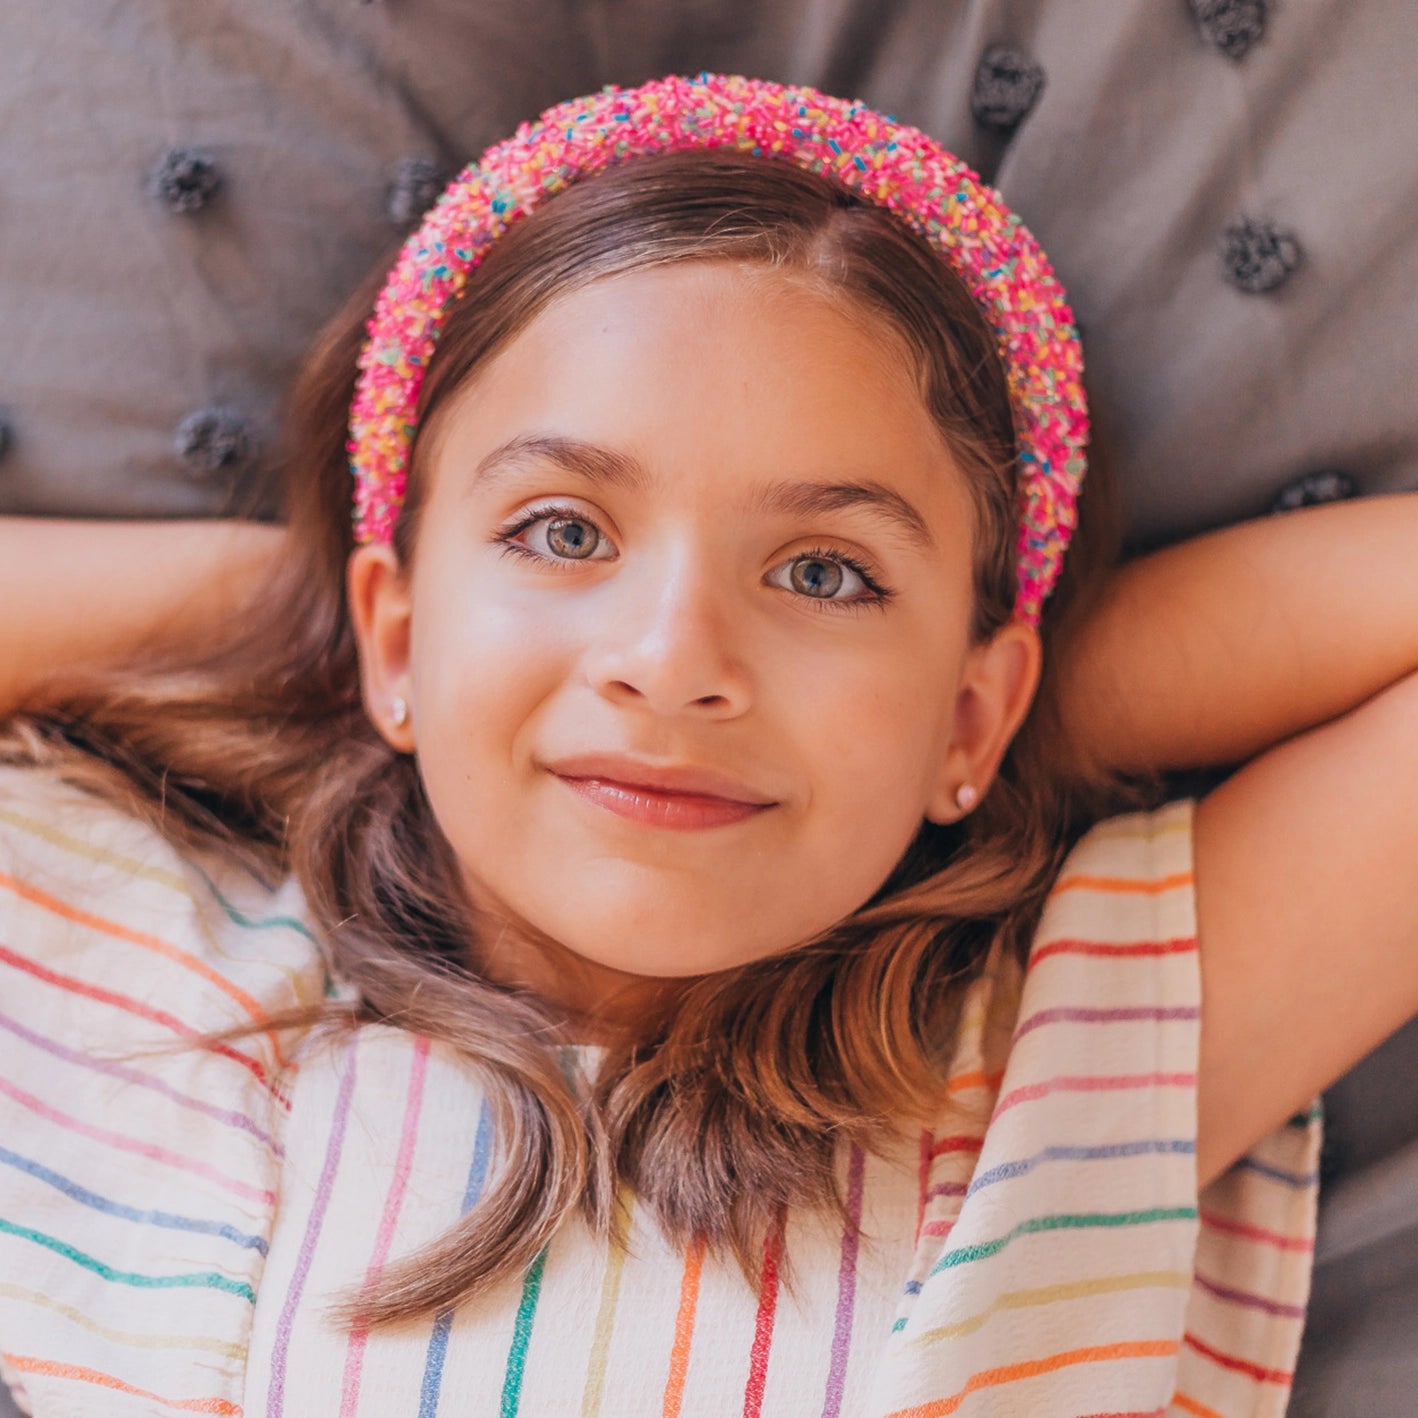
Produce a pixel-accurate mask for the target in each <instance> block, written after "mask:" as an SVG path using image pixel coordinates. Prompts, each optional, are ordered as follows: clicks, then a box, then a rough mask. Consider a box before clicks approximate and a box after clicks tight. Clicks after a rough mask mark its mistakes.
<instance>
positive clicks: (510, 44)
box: [0, 0, 1418, 545]
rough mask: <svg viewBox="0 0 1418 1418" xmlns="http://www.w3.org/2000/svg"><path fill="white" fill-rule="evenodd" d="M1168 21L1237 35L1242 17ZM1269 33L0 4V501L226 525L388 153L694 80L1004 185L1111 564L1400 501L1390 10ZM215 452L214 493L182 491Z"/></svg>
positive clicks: (1357, 4)
mask: <svg viewBox="0 0 1418 1418" xmlns="http://www.w3.org/2000/svg"><path fill="white" fill-rule="evenodd" d="M1192 3H1193V4H1195V5H1196V6H1197V7H1198V8H1200V9H1202V10H1203V11H1211V12H1215V11H1220V12H1221V19H1222V21H1224V20H1226V19H1227V17H1229V18H1230V19H1231V21H1232V34H1233V37H1234V33H1235V29H1236V27H1235V23H1234V21H1235V20H1236V19H1237V17H1239V18H1240V19H1242V20H1244V19H1245V18H1246V16H1247V14H1253V15H1260V14H1263V13H1264V12H1265V11H1266V9H1267V7H1266V6H1265V5H1264V4H1263V3H1261V0H1246V2H1245V3H1243V0H1225V3H1221V0H1192ZM1269 8H1270V11H1271V13H1270V14H1269V15H1268V18H1267V19H1266V22H1265V24H1264V26H1263V33H1262V34H1261V35H1260V37H1259V39H1258V40H1257V41H1256V42H1254V43H1253V45H1252V46H1251V48H1250V49H1249V51H1248V52H1246V53H1245V54H1244V56H1243V57H1241V58H1239V59H1238V58H1232V57H1228V56H1227V54H1226V53H1225V52H1224V51H1223V50H1222V49H1220V48H1218V47H1217V45H1216V44H1215V43H1214V42H1211V41H1210V40H1209V39H1208V38H1207V35H1206V33H1205V32H1204V31H1203V29H1202V27H1201V26H1200V25H1199V24H1198V22H1197V20H1196V18H1195V15H1194V13H1193V10H1192V9H1191V8H1190V7H1189V5H1188V4H1187V3H1185V0H1066V3H1064V2H1063V0H1053V3H1050V2H1049V0H1035V3H1032V4H1026V5H1019V4H1006V3H1004V0H978V3H962V0H954V3H944V0H894V3H882V0H853V2H852V3H843V0H816V2H815V3H804V4H798V5H792V4H785V3H778V4H774V5H765V4H763V3H761V0H713V3H709V0H693V3H679V4H677V5H674V6H667V5H664V4H662V3H658V0H621V2H620V3H617V4H614V5H612V4H607V3H584V4H583V3H578V4H571V3H569V0H557V3H552V0H482V3H479V4H470V3H467V0H429V3H423V4H419V5H409V4H405V3H401V0H374V3H370V4H360V3H357V0H305V3H301V4H298V5H293V4H291V3H290V2H289V0H241V3H239V4H238V3H236V0H206V3H203V4H201V5H178V6H173V5H170V4H168V3H166V2H165V0H127V3H126V4H124V5H122V6H113V5H108V4H100V3H98V0H71V3H70V4H67V5H63V6H55V5H51V4H45V3H42V2H41V0H7V3H6V5H5V6H4V7H3V8H0V131H3V132H5V133H6V134H9V135H23V140H22V141H14V140H13V139H12V140H11V141H7V142H6V143H5V144H3V145H0V253H3V264H0V271H3V278H2V279H0V329H3V330H4V331H5V332H6V340H5V356H4V359H3V362H0V408H5V409H7V410H8V416H9V421H10V425H11V439H10V442H11V447H10V452H9V455H8V457H6V458H4V459H3V461H0V510H4V511H11V512H19V511H32V512H44V511H47V512H79V513H88V512H93V513H99V512H108V513H126V514H162V513H179V512H181V513H192V512H202V511H216V510H218V509H220V508H222V507H224V506H228V505H230V498H231V496H232V494H233V491H234V490H235V491H237V492H239V491H241V490H242V489H243V488H249V487H250V486H251V482H252V468H253V466H254V464H255V463H256V462H258V461H259V458H257V457H255V456H254V454H255V453H256V450H258V449H259V447H260V446H262V445H265V446H269V437H270V427H271V422H272V418H273V413H274V407H275V400H276V395H277V391H278V390H279V389H280V387H281V385H282V382H283V380H284V379H285V377H286V376H287V375H288V373H289V371H290V369H291V367H292V364H293V362H294V361H295V359H296V358H297V355H298V353H299V351H300V350H301V348H302V347H303V345H304V344H305V342H306V341H307V339H308V338H309V336H310V335H311V333H312V331H313V330H314V329H315V328H316V327H317V326H318V325H319V324H320V322H321V321H322V320H323V319H324V318H325V317H326V316H327V315H329V314H330V313H331V312H332V311H333V310H334V309H335V307H336V305H337V304H338V302H339V299H340V297H341V295H342V293H343V292H345V291H346V290H347V289H348V288H349V287H350V286H351V285H352V283H353V282H354V281H355V280H356V279H357V277H358V276H359V275H360V274H361V273H362V272H363V271H364V270H365V268H366V267H367V266H368V265H369V264H370V263H371V262H372V261H373V260H374V259H375V258H376V257H378V256H379V255H380V253H381V252H382V251H384V250H385V249H387V248H388V246H389V245H390V243H391V242H392V241H393V240H394V239H395V238H396V237H397V236H398V234H399V229H398V228H397V227H396V226H395V225H394V224H392V223H391V222H390V220H389V219H388V216H387V215H386V204H387V199H388V195H389V187H390V184H391V182H392V180H393V178H394V176H395V174H396V172H397V170H398V167H399V164H400V162H401V160H402V159H406V158H410V157H422V158H426V159H428V160H430V161H431V162H433V163H435V164H439V165H442V166H443V167H450V168H451V167H453V166H455V165H457V164H459V163H461V162H463V161H465V160H467V159H468V158H470V157H471V156H473V155H475V154H476V153H477V152H478V151H479V150H480V149H481V148H482V147H483V146H484V145H485V144H486V143H488V142H489V141H491V140H493V139H495V138H497V137H500V136H502V135H503V134H504V133H505V132H507V131H509V130H510V129H511V127H512V126H513V125H514V124H515V122H516V121H517V120H518V119H520V118H522V117H524V116H527V115H530V114H531V113H533V112H535V111H536V110H538V109H539V108H540V107H542V106H544V105H546V104H549V103H551V102H554V101H556V100H557V99H560V98H563V97H567V96H569V95H571V94H572V93H576V92H581V91H585V90H587V89H590V88H594V87H595V86H596V85H598V84H599V83H602V82H604V81H607V80H614V81H617V82H624V83H633V82H637V81H639V80H642V79H644V78H647V77H649V76H652V75H656V74H659V73H662V72H666V71H669V70H675V69H678V70H693V69H697V68H722V69H732V70H741V71H749V72H755V73H760V74H766V75H770V76H773V77H779V78H784V79H791V80H799V81H806V82H809V83H815V84H819V85H821V86H823V87H825V88H827V89H829V90H832V91H835V92H844V93H852V94H857V95H860V96H861V97H863V98H865V99H867V100H868V101H870V102H873V103H875V104H877V105H878V106H880V107H884V108H886V109H888V110H891V111H893V112H895V113H897V114H898V115H899V116H900V117H902V118H904V119H907V120H909V121H911V122H914V123H917V124H919V125H921V126H922V127H925V128H927V129H928V130H930V131H931V132H933V133H935V134H936V135H938V136H939V137H941V138H942V139H943V140H944V141H946V142H947V143H948V144H950V145H951V146H952V147H954V148H955V149H956V150H957V151H958V152H960V153H961V155H962V156H964V157H965V158H967V159H968V160H969V161H971V162H973V163H974V164H976V165H977V166H978V167H980V168H981V169H982V170H983V171H984V172H985V174H986V175H987V176H992V177H995V178H996V179H997V180H998V182H999V184H1000V186H1001V188H1002V189H1003V191H1004V193H1005V195H1006V197H1007V198H1008V199H1009V200H1010V202H1011V203H1012V204H1013V205H1014V206H1015V207H1016V208H1017V210H1019V211H1020V212H1021V213H1022V214H1023V216H1024V217H1025V219H1026V221H1028V222H1029V223H1030V224H1031V225H1032V226H1033V227H1034V229H1035V230H1036V232H1037V234H1038V235H1039V237H1040V238H1041V240H1042V241H1043V243H1044V246H1045V248H1046V250H1048V251H1049V252H1050V254H1051V256H1052V257H1053V259H1054V262H1055V264H1056V265H1057V267H1058V268H1059V270H1060V272H1061V274H1062V276H1063V278H1064V280H1065V282H1066V284H1067V286H1068V288H1069V290H1070V292H1071V294H1072V297H1073V300H1074V303H1075V307H1076V311H1077V314H1078V317H1079V320H1080V322H1081V324H1082V326H1083V327H1084V331H1085V336H1086V345H1087V351H1088V358H1089V363H1090V369H1091V371H1092V376H1093V383H1094V385H1095V387H1096V389H1097V398H1096V403H1097V406H1098V407H1097V415H1098V422H1099V425H1100V427H1101V429H1102V431H1103V432H1104V433H1106V434H1109V435H1111V436H1112V441H1113V442H1114V443H1115V444H1116V446H1117V449H1118V452H1119V454H1120V457H1121V460H1122V464H1123V467H1124V470H1125V495H1126V501H1127V507H1128V525H1129V529H1130V532H1131V537H1132V540H1133V542H1134V544H1136V545H1141V544H1147V543H1152V542H1156V541H1159V540H1163V539H1167V538H1171V537H1176V536H1179V535H1182V534H1184V533H1187V532H1192V531H1196V530H1198V529H1200V528H1202V527H1206V526H1210V525H1214V524H1217V523H1220V522H1224V521H1227V520H1232V519H1236V518H1239V517H1243V516H1247V515H1251V514H1253V513H1256V512H1259V511H1263V510H1264V509H1266V508H1267V507H1268V506H1269V505H1270V504H1271V502H1272V500H1273V499H1274V498H1275V497H1276V496H1277V494H1278V493H1279V492H1280V491H1281V490H1282V489H1283V488H1284V487H1285V486H1286V485H1287V484H1289V483H1291V482H1292V481H1293V480H1294V479H1296V478H1298V477H1301V476H1303V475H1305V474H1309V473H1314V472H1317V471H1321V470H1324V469H1328V468H1337V469H1340V470H1343V471H1346V472H1347V473H1349V474H1350V475H1351V476H1352V477H1353V478H1354V479H1355V480H1356V481H1357V485H1358V486H1359V488H1360V489H1361V490H1363V491H1378V490H1385V489H1395V488H1400V487H1407V486H1412V485H1414V483H1415V481H1418V401H1415V400H1414V399H1413V398H1412V397H1411V392H1410V391H1411V375H1412V359H1411V356H1410V355H1409V350H1410V349H1411V345H1412V342H1411V338H1410V324H1411V318H1412V311H1413V309H1414V305H1415V297H1418V224H1415V223H1414V222H1413V220H1412V217H1411V213H1412V212H1413V211H1414V210H1415V209H1418V204H1415V198H1418V169H1416V168H1415V165H1414V164H1413V163H1412V162H1411V161H1410V160H1409V159H1408V157H1407V155H1408V154H1411V153H1412V152H1413V151H1414V149H1415V146H1418V105H1414V104H1413V103H1412V102H1411V101H1410V99H1411V95H1412V93H1413V92H1415V91H1418V45H1415V44H1414V43H1412V42H1411V39H1409V40H1408V41H1407V42H1403V41H1404V37H1405V36H1409V35H1410V34H1411V15H1410V14H1409V13H1408V3H1407V0H1353V2H1352V3H1350V4H1348V5H1345V6H1343V7H1337V6H1334V5H1332V4H1327V3H1320V0H1289V3H1288V4H1286V5H1284V6H1271V7H1269ZM1217 24H1218V22H1217V21H1215V20H1213V24H1212V28H1213V31H1216V30H1217ZM996 45H1005V46H1009V47H1011V48H1013V49H1015V50H1017V51H1019V52H1020V54H1021V55H1022V56H1024V57H1025V58H1027V59H1029V60H1032V61H1033V62H1035V63H1037V64H1038V65H1039V66H1040V67H1041V68H1042V71H1043V84H1042V89H1041V90H1040V91H1039V92H1038V95H1037V101H1036V102H1035V103H1034V105H1033V110H1032V112H1029V113H1027V114H1026V115H1025V116H1024V117H1023V119H1022V121H1021V122H1020V123H1019V125H1018V127H1017V129H1016V130H1015V132H1014V134H1013V136H1012V137H1007V136H1006V135H1004V134H1001V133H999V132H996V131H994V130H991V129H989V128H986V127H984V126H983V125H982V124H981V123H979V122H978V121H977V120H976V119H975V117H974V116H973V115H972V111H971V96H972V90H973V86H974V81H975V77H976V69H977V66H978V64H979V62H980V60H981V58H982V56H983V54H984V52H985V51H986V49H988V48H990V47H991V46H996ZM1236 48H1238V46H1235V45H1233V49H1236ZM1006 87H1007V86H1006ZM987 111H988V110H987ZM995 116H996V117H997V116H998V114H997V111H996V114H995ZM172 149H187V150H196V151H197V152H198V153H199V154H205V155H207V156H209V157H210V158H211V159H212V160H213V162H214V164H215V168H216V171H217V174H218V175H219V177H220V179H221V183H222V185H221V188H220V190H219V191H218V192H217V194H216V195H215V197H214V198H213V199H212V200H211V201H210V202H208V204H207V205H206V206H204V207H202V208H200V209H198V210H189V211H185V212H176V211H173V210H172V209H171V208H170V206H168V205H167V204H166V203H164V202H163V201H161V200H160V199H159V198H158V197H156V196H154V195H151V188H150V174H151V172H152V170H153V169H154V168H155V166H156V165H157V164H158V163H159V162H160V160H161V159H162V158H163V156H164V154H165V153H167V152H169V151H170V150H172ZM1246 222H1249V223H1251V224H1252V227H1251V236H1250V242H1251V247H1252V250H1251V253H1250V255H1251V257H1253V258H1254V257H1259V258H1260V259H1259V261H1256V260H1254V259H1253V260H1251V262H1250V274H1251V275H1252V276H1254V275H1255V274H1256V273H1257V272H1258V273H1259V275H1260V277H1261V278H1262V280H1263V279H1264V278H1265V276H1266V274H1267V273H1268V272H1270V273H1274V274H1278V275H1280V276H1284V275H1285V265H1286V262H1287V261H1293V260H1295V259H1298V265H1296V267H1295V269H1294V270H1293V272H1292V273H1290V274H1289V276H1288V279H1285V280H1284V281H1283V283H1282V284H1280V285H1278V286H1276V287H1275V288H1273V289H1270V290H1268V291H1255V290H1245V289H1241V288H1238V286H1237V285H1235V284H1232V283H1231V282H1230V281H1229V280H1228V278H1227V265H1226V261H1227V257H1226V232H1227V229H1228V228H1231V227H1241V226H1242V225H1243V224H1244V223H1246ZM1267 224H1269V225H1267ZM1291 238H1293V244H1291ZM1267 240H1269V242H1270V246H1271V248H1272V249H1271V251H1270V261H1269V264H1267V262H1266V260H1265V259H1264V258H1265V256H1266V251H1265V247H1266V243H1267ZM1244 245H1245V243H1244V241H1243V242H1242V246H1243V247H1244ZM1277 253H1278V255H1277ZM1238 259H1239V260H1240V262H1241V264H1242V266H1243V267H1244V266H1245V264H1246V260H1247V255H1246V251H1245V250H1244V249H1243V250H1242V251H1241V252H1240V256H1239V258H1238ZM1244 273H1245V272H1244V271H1243V274H1244ZM1251 283H1252V285H1254V284H1255V281H1254V280H1252V282H1251ZM212 409H215V410H218V411H229V413H230V414H231V415H233V416H239V417H240V418H243V419H245V420H247V421H248V422H247V426H246V430H245V433H246V436H245V438H244V439H242V438H237V439H235V440H231V439H228V440H226V442H223V441H222V440H221V439H220V437H219V438H218V439H217V440H216V442H215V443H214V442H213V441H212V439H211V438H210V437H208V438H207V439H205V441H204V439H203V438H202V436H201V435H202V429H201V428H200V427H198V428H197V430H196V433H195V436H189V438H188V443H189V445H192V444H195V447H193V448H192V449H191V457H190V460H188V461H184V460H183V459H182V458H180V457H179V456H178V455H177V453H176V452H175V451H174V438H175V437H176V433H177V430H178V428H179V426H180V425H181V424H182V422H183V420H184V419H186V418H187V417H188V416H189V415H192V414H194V413H197V412H200V411H203V410H212ZM217 431H218V433H220V431H221V430H220V428H219V429H218V430H217ZM209 432H210V430H209ZM190 433H191V430H190V426H189V434H190ZM243 444H244V446H245V448H246V450H247V453H248V455H252V456H248V458H247V460H246V462H247V466H246V468H245V470H243V467H242V462H241V459H240V457H239V456H238V457H237V458H236V460H235V461H234V462H231V463H228V464H227V465H225V466H217V467H215V468H212V467H211V466H209V465H210V464H211V463H212V462H215V461H217V459H218V457H219V455H220V454H221V453H222V452H223V451H224V450H225V451H227V452H230V453H233V454H236V455H240V454H241V452H242V447H243Z"/></svg>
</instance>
